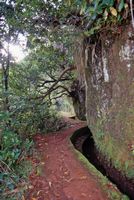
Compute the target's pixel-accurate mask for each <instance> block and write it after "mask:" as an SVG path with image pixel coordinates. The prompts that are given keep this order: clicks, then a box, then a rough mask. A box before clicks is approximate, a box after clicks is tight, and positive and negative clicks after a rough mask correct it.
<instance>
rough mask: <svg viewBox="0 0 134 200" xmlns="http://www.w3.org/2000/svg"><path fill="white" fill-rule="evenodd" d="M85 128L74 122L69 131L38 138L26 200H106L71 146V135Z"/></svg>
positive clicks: (38, 136) (36, 139) (36, 138)
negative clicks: (33, 168) (33, 167)
mask: <svg viewBox="0 0 134 200" xmlns="http://www.w3.org/2000/svg"><path fill="white" fill-rule="evenodd" d="M83 126H85V125H84V124H83V123H81V122H79V121H77V122H76V121H75V122H73V123H72V125H70V127H69V128H68V129H66V130H63V131H59V132H56V133H52V134H51V133H50V134H48V135H36V136H35V143H36V149H37V155H35V157H33V158H32V162H33V165H34V166H35V169H36V170H34V172H33V173H32V174H31V176H30V185H29V190H28V192H27V195H26V199H27V200H107V197H106V196H105V194H103V192H102V191H101V189H100V187H99V185H98V183H97V182H96V181H95V179H94V177H93V176H92V175H90V174H89V171H87V169H86V168H85V167H84V166H83V165H82V164H81V163H80V161H79V160H78V159H77V157H76V155H75V153H74V151H73V150H72V147H71V146H70V144H69V137H70V136H71V134H72V133H73V132H74V131H75V130H77V129H79V128H81V127H83Z"/></svg>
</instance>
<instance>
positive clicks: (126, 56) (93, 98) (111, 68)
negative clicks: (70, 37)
mask: <svg viewBox="0 0 134 200" xmlns="http://www.w3.org/2000/svg"><path fill="white" fill-rule="evenodd" d="M85 60H86V62H85V63H86V64H85V76H86V111H87V121H88V126H89V128H90V129H91V131H92V133H93V135H94V139H95V141H96V145H97V146H98V148H99V149H100V150H101V151H102V152H103V153H104V154H106V156H107V157H109V159H112V160H113V162H114V164H115V165H117V167H119V168H120V167H122V166H123V165H124V166H126V165H127V167H126V168H129V166H130V171H129V173H130V174H128V175H129V176H130V177H131V176H134V170H133V172H132V170H131V167H132V166H133V165H134V160H133V155H132V152H131V151H132V148H133V147H134V30H133V29H132V27H131V26H130V25H127V26H125V27H123V28H120V29H118V34H117V33H116V34H114V33H108V32H107V33H106V34H104V33H103V34H102V36H101V35H99V36H96V37H94V38H90V39H89V40H87V41H86V49H85ZM132 141H133V142H132ZM126 152H127V153H126ZM118 154H120V155H118ZM114 158H116V159H114ZM128 160H129V161H130V162H129V164H128V163H127V164H126V162H127V161H128ZM118 161H119V162H118ZM123 170H125V171H128V170H127V169H125V167H123Z"/></svg>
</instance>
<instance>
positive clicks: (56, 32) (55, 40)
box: [0, 0, 132, 199]
mask: <svg viewBox="0 0 134 200" xmlns="http://www.w3.org/2000/svg"><path fill="white" fill-rule="evenodd" d="M129 8H132V2H131V1H130V4H129V1H125V0H119V1H114V0H103V1H100V0H95V1H87V0H82V1H79V0H72V1H71V0H68V1H64V0H63V1H55V0H50V1H44V0H32V1H31V0H2V1H0V58H1V61H0V78H1V82H0V125H1V127H0V150H1V152H0V169H1V174H0V186H1V185H2V188H1V190H0V192H1V193H2V195H4V196H3V197H2V199H4V198H8V196H9V195H10V194H13V197H12V199H16V198H19V197H16V193H17V192H15V194H14V193H12V192H11V193H10V192H9V190H11V191H12V190H15V189H16V188H17V187H18V185H19V183H20V182H21V183H23V182H24V181H25V178H26V176H27V175H26V174H27V173H28V171H27V170H25V169H24V170H23V172H24V173H23V172H22V170H18V169H22V168H24V166H25V165H26V163H25V162H26V160H25V157H26V154H27V152H29V151H30V148H31V146H32V144H33V142H32V141H31V135H33V134H34V133H36V132H37V131H42V132H46V131H47V130H51V127H53V129H54V124H56V123H55V122H57V118H56V113H55V112H54V111H53V105H54V104H55V103H56V102H57V98H60V97H62V96H64V95H66V96H71V93H70V89H69V88H70V86H71V83H72V81H73V80H74V78H75V76H76V74H75V72H74V69H75V68H76V66H74V62H73V53H74V45H75V39H76V38H77V36H78V35H79V34H83V35H85V36H90V35H92V34H94V33H95V32H97V31H101V30H102V29H104V28H106V29H109V28H110V26H111V24H117V23H121V22H122V21H123V20H124V19H127V18H128V17H129V16H130V10H131V9H129ZM131 14H132V12H131ZM22 37H23V38H24V39H23V42H22V41H21V38H22ZM11 45H14V48H15V45H21V47H22V49H23V51H24V52H25V55H26V56H25V59H23V60H22V61H21V62H17V60H16V59H15V57H14V56H13V54H12V52H11V48H10V47H11ZM55 128H56V127H55ZM20 171H21V172H20ZM22 185H23V184H22ZM22 192H23V191H21V190H20V192H19V193H17V195H22ZM9 199H11V198H9Z"/></svg>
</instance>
